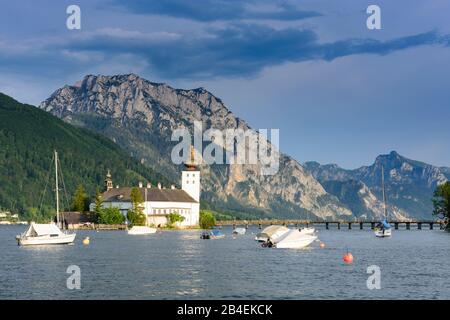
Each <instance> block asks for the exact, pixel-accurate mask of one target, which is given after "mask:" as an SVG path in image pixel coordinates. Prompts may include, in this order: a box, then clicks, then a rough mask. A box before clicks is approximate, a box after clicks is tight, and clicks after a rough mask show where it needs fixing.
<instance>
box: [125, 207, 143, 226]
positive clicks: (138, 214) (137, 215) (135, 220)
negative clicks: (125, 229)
mask: <svg viewBox="0 0 450 320" xmlns="http://www.w3.org/2000/svg"><path fill="white" fill-rule="evenodd" d="M127 219H128V222H129V223H130V226H145V223H146V221H145V214H144V213H143V212H142V210H137V211H136V210H134V209H131V210H128V212H127Z"/></svg>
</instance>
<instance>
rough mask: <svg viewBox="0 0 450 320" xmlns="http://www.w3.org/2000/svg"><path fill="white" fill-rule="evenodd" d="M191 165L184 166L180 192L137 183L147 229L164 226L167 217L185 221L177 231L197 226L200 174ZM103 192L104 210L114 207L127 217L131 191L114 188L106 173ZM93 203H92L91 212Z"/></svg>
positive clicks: (171, 188)
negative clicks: (182, 218)
mask: <svg viewBox="0 0 450 320" xmlns="http://www.w3.org/2000/svg"><path fill="white" fill-rule="evenodd" d="M193 163H194V162H193V153H192V152H191V161H190V163H189V164H185V170H183V171H182V173H181V189H177V188H175V186H173V185H172V186H171V187H170V188H165V187H163V186H162V185H161V183H158V185H157V186H152V185H151V184H147V185H146V186H145V187H144V186H143V185H142V183H139V186H138V189H139V190H140V191H141V195H142V199H143V200H144V202H143V211H144V214H145V215H146V217H147V223H148V224H149V225H155V226H164V225H166V224H167V222H168V215H169V214H171V213H178V214H180V215H182V216H183V217H184V221H183V222H181V223H179V226H180V227H192V226H198V224H199V216H200V170H199V169H198V168H197V166H195V165H194V164H193ZM105 189H106V191H105V192H104V193H102V195H101V196H102V200H103V207H104V208H108V207H116V208H118V209H119V210H120V211H121V212H122V214H123V215H124V216H125V217H126V215H127V213H128V210H130V209H132V203H131V190H132V189H133V188H132V187H116V188H114V187H113V181H112V177H111V173H110V172H109V171H108V174H107V175H106V179H105ZM94 207H95V203H91V205H90V210H91V211H93V209H94Z"/></svg>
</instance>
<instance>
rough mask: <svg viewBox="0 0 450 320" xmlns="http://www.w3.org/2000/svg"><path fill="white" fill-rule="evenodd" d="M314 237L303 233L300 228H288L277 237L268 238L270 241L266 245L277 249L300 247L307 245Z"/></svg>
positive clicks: (315, 237)
mask: <svg viewBox="0 0 450 320" xmlns="http://www.w3.org/2000/svg"><path fill="white" fill-rule="evenodd" d="M316 239H317V236H314V235H311V234H305V233H302V232H301V231H300V230H296V229H294V230H289V231H288V232H286V233H285V234H283V235H282V236H281V237H278V238H277V239H269V241H268V242H270V244H269V245H268V246H272V247H275V248H279V249H301V248H304V247H307V246H308V245H310V244H311V243H312V242H314V240H316Z"/></svg>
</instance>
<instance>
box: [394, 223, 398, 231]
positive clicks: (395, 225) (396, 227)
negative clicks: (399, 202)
mask: <svg viewBox="0 0 450 320" xmlns="http://www.w3.org/2000/svg"><path fill="white" fill-rule="evenodd" d="M394 227H395V230H398V222H395V223H394Z"/></svg>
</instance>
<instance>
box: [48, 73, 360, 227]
mask: <svg viewBox="0 0 450 320" xmlns="http://www.w3.org/2000/svg"><path fill="white" fill-rule="evenodd" d="M40 107H41V108H42V109H44V110H46V111H48V112H51V113H52V114H54V115H56V116H58V117H60V118H62V119H64V120H65V121H68V122H70V123H72V124H75V125H79V126H84V127H87V128H89V129H91V130H94V131H97V132H98V133H101V134H103V135H106V136H108V137H110V138H111V139H113V140H114V141H116V142H117V143H118V144H119V145H120V146H121V147H122V148H124V149H125V150H127V151H129V152H130V153H131V154H132V155H133V156H134V157H137V158H138V159H139V160H140V161H141V162H142V163H145V164H148V165H149V166H151V167H152V168H153V169H155V170H157V171H159V172H163V173H164V174H165V175H166V176H168V177H169V178H172V179H178V178H179V172H178V170H179V168H177V166H175V165H174V164H173V163H172V161H171V159H170V155H171V149H172V147H173V146H174V143H173V142H172V141H171V133H172V132H173V130H175V129H177V128H179V127H180V126H185V127H188V128H193V123H194V121H201V122H202V123H203V130H206V129H208V128H214V129H219V130H224V129H237V128H240V129H249V128H250V127H249V126H248V124H247V123H246V122H245V121H244V120H242V119H239V118H238V117H236V116H235V115H234V114H233V113H232V112H231V111H230V110H229V109H228V108H227V107H226V106H225V105H224V103H223V102H222V100H221V99H219V98H217V97H215V96H214V95H213V94H212V93H210V92H209V91H207V90H206V89H204V88H196V89H174V88H172V87H170V86H168V85H167V84H161V83H154V82H150V81H148V80H146V79H144V78H141V77H139V76H137V75H135V74H126V75H114V76H102V75H97V76H95V75H87V76H86V77H84V79H83V80H82V81H81V84H80V85H78V86H66V87H63V88H61V89H58V90H57V91H56V92H55V93H54V94H53V95H52V96H51V97H50V98H49V99H47V100H46V101H44V102H42V104H41V105H40ZM269 147H270V146H269ZM259 172H260V165H212V166H209V165H204V166H202V177H203V180H202V197H203V199H204V200H208V201H210V202H212V203H214V204H215V205H217V206H219V205H220V206H222V207H225V208H228V209H230V208H231V209H233V210H244V211H245V212H254V211H255V210H256V211H257V212H258V214H259V215H261V214H270V215H273V216H285V217H286V216H289V217H300V216H299V215H301V214H302V213H306V212H308V213H311V214H312V215H316V216H318V217H322V218H324V217H338V216H339V217H342V216H343V217H348V216H351V214H352V212H351V211H350V210H349V209H348V208H346V207H345V206H343V205H342V204H341V203H339V200H338V199H337V198H336V197H334V196H332V195H330V194H328V193H327V192H326V191H325V190H324V188H323V187H322V185H321V184H320V183H319V182H318V181H317V180H316V179H315V178H314V177H313V176H312V175H311V174H310V173H309V172H307V171H306V170H304V168H303V167H302V166H301V165H300V164H299V163H298V162H297V161H295V160H294V159H292V158H290V157H288V156H286V155H281V158H280V167H279V171H278V173H277V174H275V175H273V176H264V175H261V174H259Z"/></svg>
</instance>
